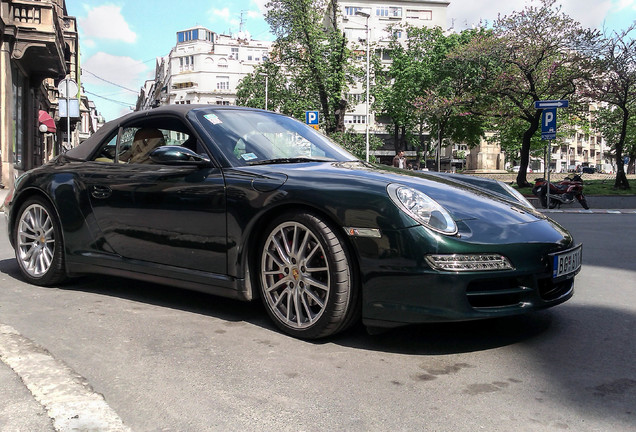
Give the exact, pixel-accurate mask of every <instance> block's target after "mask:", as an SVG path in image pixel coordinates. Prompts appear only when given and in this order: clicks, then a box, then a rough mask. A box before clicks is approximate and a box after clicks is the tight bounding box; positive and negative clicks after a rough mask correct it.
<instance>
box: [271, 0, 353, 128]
mask: <svg viewBox="0 0 636 432" xmlns="http://www.w3.org/2000/svg"><path fill="white" fill-rule="evenodd" d="M266 6H267V9H268V12H267V14H266V16H265V19H266V21H267V23H268V24H269V25H270V29H271V31H272V33H273V34H274V35H275V36H276V41H275V42H274V58H273V60H274V61H275V62H276V63H277V64H279V65H281V66H282V67H283V70H284V71H285V74H286V76H287V77H288V78H289V80H290V82H291V85H290V86H289V88H287V91H288V92H289V94H288V96H290V97H291V98H292V100H296V101H297V104H294V105H293V106H291V107H287V109H288V110H292V111H294V112H298V111H299V108H300V107H301V106H302V107H303V110H305V109H319V110H320V112H321V114H322V115H321V118H322V120H323V121H324V126H325V129H326V130H327V132H333V131H335V130H338V129H339V128H342V124H343V123H342V122H341V121H340V120H341V117H339V116H338V114H339V113H340V112H341V111H342V107H343V102H342V101H343V95H344V94H345V92H346V88H347V87H346V76H347V73H348V70H349V67H348V64H349V63H350V62H349V60H350V58H351V53H350V51H349V50H348V48H347V44H346V39H345V37H344V34H343V33H342V32H341V31H340V30H339V29H338V27H337V20H336V19H335V15H334V14H336V13H337V11H338V8H337V1H336V0H270V2H269V3H268V4H267V5H266ZM326 15H327V16H329V17H330V19H329V20H327V21H325V20H324V18H325V16H326ZM325 23H326V25H325Z"/></svg>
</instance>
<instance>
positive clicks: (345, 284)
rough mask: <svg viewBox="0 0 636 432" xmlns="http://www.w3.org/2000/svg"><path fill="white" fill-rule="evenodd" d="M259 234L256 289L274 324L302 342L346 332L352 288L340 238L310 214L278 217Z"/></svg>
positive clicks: (353, 310)
mask: <svg viewBox="0 0 636 432" xmlns="http://www.w3.org/2000/svg"><path fill="white" fill-rule="evenodd" d="M265 232H266V236H265V238H264V241H263V242H262V246H261V256H260V288H261V295H262V298H263V302H264V304H265V307H266V309H267V312H268V314H269V316H270V317H271V318H272V319H273V321H274V322H275V323H276V325H277V326H278V327H279V328H280V329H282V330H283V331H284V332H286V333H288V334H290V335H292V336H295V337H300V338H305V339H316V338H321V337H325V336H329V335H332V334H334V333H337V332H339V331H342V330H344V329H345V328H346V327H348V326H349V325H350V324H351V323H352V322H353V320H354V317H355V315H356V309H357V307H356V303H357V301H356V294H357V289H356V286H355V283H354V271H353V268H352V267H351V259H350V257H349V254H348V252H347V250H346V245H345V244H344V243H343V241H342V240H341V239H340V236H339V235H338V234H337V233H335V232H334V231H333V230H332V229H331V228H330V227H329V225H328V224H326V223H325V222H324V221H323V220H321V218H319V217H317V216H315V215H313V214H310V213H298V214H294V213H289V214H286V215H283V216H281V217H278V218H276V219H275V220H274V221H273V222H272V223H271V224H270V225H269V227H268V228H267V230H266V231H265Z"/></svg>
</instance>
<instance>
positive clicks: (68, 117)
mask: <svg viewBox="0 0 636 432" xmlns="http://www.w3.org/2000/svg"><path fill="white" fill-rule="evenodd" d="M70 82H71V80H70V79H66V80H65V83H66V142H67V143H68V144H67V145H68V148H69V149H70V148H72V145H71V98H70V95H69V93H70V90H71V89H70V88H69V84H70Z"/></svg>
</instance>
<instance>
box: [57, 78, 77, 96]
mask: <svg viewBox="0 0 636 432" xmlns="http://www.w3.org/2000/svg"><path fill="white" fill-rule="evenodd" d="M57 90H58V91H59V92H60V97H63V98H65V97H69V98H74V97H77V92H78V91H79V88H78V87H77V83H76V82H75V81H73V80H72V79H70V78H64V79H63V80H62V81H60V83H59V84H58V85H57Z"/></svg>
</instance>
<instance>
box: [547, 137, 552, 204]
mask: <svg viewBox="0 0 636 432" xmlns="http://www.w3.org/2000/svg"><path fill="white" fill-rule="evenodd" d="M547 153H548V159H547V161H546V170H547V171H548V174H547V175H546V178H547V179H548V194H547V197H546V205H547V206H548V208H550V160H551V159H552V140H548V151H547Z"/></svg>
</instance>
